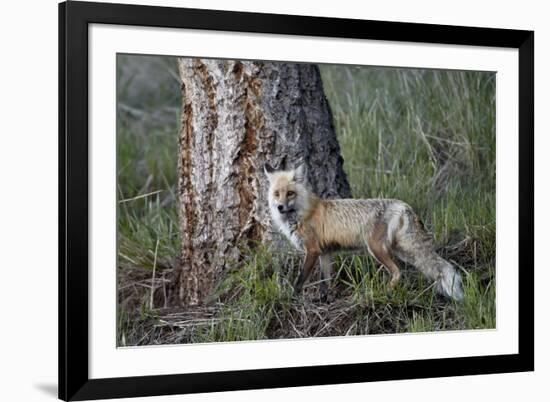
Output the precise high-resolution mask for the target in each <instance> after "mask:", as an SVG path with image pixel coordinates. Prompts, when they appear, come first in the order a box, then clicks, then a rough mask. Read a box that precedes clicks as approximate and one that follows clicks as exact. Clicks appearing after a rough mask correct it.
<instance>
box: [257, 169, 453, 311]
mask: <svg viewBox="0 0 550 402" xmlns="http://www.w3.org/2000/svg"><path fill="white" fill-rule="evenodd" d="M264 171H265V174H266V175H267V177H268V179H269V193H268V200H269V210H270V213H271V217H272V220H273V222H274V223H275V225H276V226H277V228H278V229H279V230H280V231H281V232H282V233H283V234H284V235H285V236H286V237H287V238H288V239H289V240H290V241H291V242H292V244H293V245H294V246H295V247H296V248H297V249H298V250H301V251H304V252H305V259H304V263H303V266H302V269H301V272H300V275H299V276H298V279H297V281H296V283H295V286H294V290H295V292H296V293H299V292H301V289H302V286H303V284H304V283H305V282H306V281H307V279H308V277H309V276H310V274H311V272H312V271H313V269H314V268H315V265H316V262H317V261H318V260H319V261H320V265H321V279H322V281H321V289H320V291H321V299H322V300H325V301H326V299H327V293H328V287H327V281H328V280H329V278H330V265H331V260H330V255H331V253H333V252H336V251H346V250H351V251H354V250H357V251H360V250H365V249H366V250H368V252H369V253H370V254H371V255H372V256H373V257H374V258H375V259H376V260H377V261H378V262H380V263H381V264H382V265H383V266H384V267H385V268H386V269H387V270H388V271H389V273H390V276H391V279H390V288H393V287H394V286H395V285H396V284H397V283H398V281H399V278H400V276H401V273H400V270H399V267H398V266H397V264H396V263H395V261H394V257H397V258H398V259H399V260H401V261H403V262H405V263H407V264H410V265H413V266H414V267H416V268H417V269H418V270H419V271H420V272H422V273H423V274H424V275H425V276H426V277H427V278H429V279H430V280H432V281H435V282H436V285H435V286H436V289H437V291H438V292H439V293H440V294H442V295H444V296H446V297H448V298H451V299H454V300H457V301H459V300H462V298H463V290H462V279H461V277H460V274H459V273H458V272H457V271H456V269H455V268H454V267H453V266H452V265H451V264H450V263H449V262H448V261H446V260H445V259H443V258H442V257H440V256H439V255H438V254H437V253H436V252H435V251H434V244H433V240H432V238H431V236H430V235H429V234H428V233H427V232H426V230H425V228H424V226H423V224H422V222H421V221H420V219H419V218H418V216H417V215H416V214H415V213H414V212H413V210H412V208H411V207H410V206H409V205H407V204H406V203H404V202H403V201H400V200H395V199H380V198H375V199H330V200H328V199H321V198H319V197H318V196H317V195H315V194H314V193H313V192H312V191H311V190H309V188H308V185H307V179H306V171H305V167H304V165H300V166H299V167H298V168H296V169H294V170H287V171H275V170H274V169H272V168H271V167H270V166H269V165H267V164H266V165H265V167H264Z"/></svg>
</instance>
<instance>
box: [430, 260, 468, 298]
mask: <svg viewBox="0 0 550 402" xmlns="http://www.w3.org/2000/svg"><path fill="white" fill-rule="evenodd" d="M437 291H438V292H439V293H440V294H442V295H443V296H446V297H448V298H450V299H453V300H456V301H461V300H462V299H464V291H463V290H462V278H461V277H460V274H459V273H458V272H457V271H456V270H455V269H454V267H453V266H452V265H451V264H448V263H447V264H445V265H444V266H443V267H442V268H441V277H440V278H439V279H438V280H437Z"/></svg>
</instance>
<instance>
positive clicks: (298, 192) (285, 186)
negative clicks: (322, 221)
mask: <svg viewBox="0 0 550 402" xmlns="http://www.w3.org/2000/svg"><path fill="white" fill-rule="evenodd" d="M264 172H265V174H266V176H267V178H268V180H269V190H268V191H269V193H268V200H269V208H270V210H271V215H272V216H273V217H274V218H276V219H281V220H288V219H289V217H290V216H291V215H292V214H293V213H296V214H298V215H301V214H302V213H303V212H304V211H305V210H306V209H307V208H308V205H309V191H308V189H307V179H306V168H305V166H304V165H303V164H302V165H300V166H298V167H297V168H295V169H293V170H280V171H276V170H275V169H273V168H272V167H271V166H270V165H269V164H267V163H266V164H265V166H264Z"/></svg>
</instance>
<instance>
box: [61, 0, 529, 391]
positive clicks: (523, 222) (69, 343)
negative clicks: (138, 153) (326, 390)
mask: <svg viewBox="0 0 550 402" xmlns="http://www.w3.org/2000/svg"><path fill="white" fill-rule="evenodd" d="M91 23H98V24H118V25H133V26H144V27H147V26H149V27H170V28H192V29H202V30H216V31H230V32H235V31H240V32H256V33H272V34H287V35H306V36H322V37H332V38H356V39H375V40H385V41H388V40H389V41H401V42H423V43H438V44H455V45H472V46H488V47H508V48H515V49H518V51H519V98H518V108H519V127H518V136H519V149H518V152H519V183H518V186H519V233H518V242H519V261H518V270H519V272H518V274H519V334H518V339H519V344H518V353H517V354H507V355H497V356H471V357H460V358H442V359H427V360H413V361H399V362H377V363H360V364H341V365H327V366H314V367H295V368H273V369H261V370H244V371H224V372H213V373H190V374H176V373H175V374H173V375H159V376H141V377H124V378H104V379H90V378H89V376H88V362H89V360H88V359H89V351H88V337H89V333H88V329H89V328H88V285H89V284H88V257H89V250H88V247H89V244H88V175H89V168H88V86H87V83H88V25H89V24H91ZM533 155H534V32H532V31H520V30H510V29H493V28H473V27H459V26H446V25H431V24H416V23H401V22H383V21H367V20H351V19H338V18H320V17H308V16H291V15H275V14H256V13H244V12H229V11H211V10H199V9H184V8H170V7H156V6H142V5H121V4H104V3H88V2H78V1H70V2H66V3H61V4H59V398H61V399H63V400H86V399H101V398H118V397H136V396H152V395H169V394H183V393H196V392H213V391H225V390H242V389H254V388H275V387H292V386H305V385H319V384H336V383H352V382H365V381H383V380H397V379H411V378H426V377H445V376H461V375H473V374H488V373H505V372H520V371H532V370H534V224H533V222H534V198H533V196H534V163H533Z"/></svg>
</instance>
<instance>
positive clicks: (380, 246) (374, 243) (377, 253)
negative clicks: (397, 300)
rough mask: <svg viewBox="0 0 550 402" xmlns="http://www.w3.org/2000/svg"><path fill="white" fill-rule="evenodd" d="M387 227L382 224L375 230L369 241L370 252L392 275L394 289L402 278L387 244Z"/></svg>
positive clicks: (391, 282)
mask: <svg viewBox="0 0 550 402" xmlns="http://www.w3.org/2000/svg"><path fill="white" fill-rule="evenodd" d="M386 238H387V227H386V225H383V224H380V225H378V226H377V227H376V228H375V230H374V231H373V234H372V236H371V237H370V238H369V240H368V241H367V245H368V246H369V251H370V253H371V254H372V255H373V256H374V258H376V259H377V260H378V262H380V263H381V264H382V265H384V267H386V269H387V270H388V272H389V273H390V275H391V279H390V288H391V289H393V288H395V286H396V285H397V283H398V282H399V279H400V278H401V271H400V270H399V267H398V266H397V264H396V263H395V262H394V261H393V258H392V256H391V253H390V251H389V249H388V246H387V241H386V240H385V239H386Z"/></svg>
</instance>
